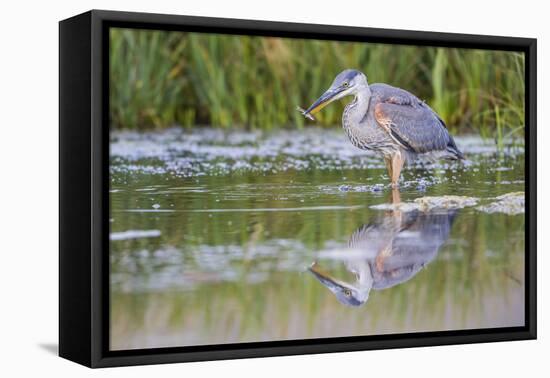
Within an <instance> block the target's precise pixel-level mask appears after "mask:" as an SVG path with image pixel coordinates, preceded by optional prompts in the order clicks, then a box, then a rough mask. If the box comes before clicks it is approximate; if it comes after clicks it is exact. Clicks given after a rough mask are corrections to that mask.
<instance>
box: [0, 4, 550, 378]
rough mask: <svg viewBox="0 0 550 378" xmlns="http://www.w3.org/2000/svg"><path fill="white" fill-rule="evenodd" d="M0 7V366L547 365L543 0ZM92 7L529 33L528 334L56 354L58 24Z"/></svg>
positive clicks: (510, 371)
mask: <svg viewBox="0 0 550 378" xmlns="http://www.w3.org/2000/svg"><path fill="white" fill-rule="evenodd" d="M0 7H1V9H2V11H1V13H0V14H1V15H2V20H1V22H0V28H1V29H0V30H1V33H0V41H1V43H0V51H1V56H0V95H1V99H0V100H1V101H0V158H1V159H0V167H1V173H2V175H1V181H0V183H1V184H0V224H1V226H0V230H1V231H0V235H1V244H0V245H1V248H0V256H1V258H0V293H1V296H0V361H1V363H0V375H1V376H4V377H15V376H37V375H40V376H50V375H53V374H55V375H56V376H57V377H65V376H66V377H87V376H96V377H97V376H106V377H123V376H132V377H150V376H152V375H155V376H166V377H171V376H174V377H175V376H178V377H196V376H201V377H222V376H223V377H232V376H237V377H258V376H261V377H280V376H281V375H282V376H288V377H291V376H297V375H298V374H304V375H307V376H310V377H313V376H319V377H329V376H331V377H338V376H349V375H353V376H364V377H405V376H410V377H442V376H443V377H445V378H451V377H468V376H475V377H477V376H486V377H489V376H491V377H517V376H538V377H540V376H544V375H545V374H544V372H545V373H546V374H548V373H549V372H550V368H549V360H548V359H549V354H548V350H550V342H549V341H548V338H549V337H550V330H549V329H550V328H549V326H548V323H547V322H546V320H547V319H546V317H547V316H548V307H549V300H548V297H547V295H548V290H547V289H548V285H549V279H548V276H549V275H550V270H549V269H550V268H549V267H548V261H549V259H548V258H547V257H546V253H547V252H548V246H549V243H550V240H549V238H548V236H547V234H546V233H547V230H548V225H549V221H548V218H547V215H546V214H547V213H548V212H549V211H550V207H549V201H548V200H547V199H545V197H543V194H544V193H545V192H547V191H548V190H549V189H550V186H549V185H548V184H549V182H548V179H549V178H548V174H546V173H547V169H548V166H549V165H550V158H549V157H548V155H547V154H545V152H546V151H548V147H545V146H546V143H545V141H548V140H549V139H550V133H549V132H548V128H547V127H546V126H547V123H548V114H549V113H548V111H547V108H546V105H548V88H549V87H550V83H549V77H550V76H549V74H548V71H547V68H548V67H549V64H550V61H549V55H548V54H549V51H550V46H549V41H550V25H549V24H550V21H549V20H548V14H550V12H549V11H548V9H545V8H547V7H546V4H545V2H544V1H530V0H524V1H502V0H501V1H494V2H483V1H479V0H477V1H471V0H461V1H452V2H445V1H440V0H439V1H437V0H435V1H424V0H415V1H410V0H390V1H369V0H361V1H352V0H347V1H321V0H308V1H300V0H293V1H287V0H277V1H256V2H252V1H245V0H226V1H224V0H193V1H181V0H179V1H178V0H172V1H158V0H157V1H143V0H133V1H132V0H127V1H122V0H121V1H106V0H96V1H90V0H85V1H72V2H66V3H63V2H46V1H43V2H39V1H35V2H32V1H23V0H20V1H4V2H3V3H2V5H1V6H0ZM92 8H96V9H112V10H132V11H144V12H158V13H175V14H188V15H201V16H218V17H233V18H249V19H259V20H261V19H264V20H276V21H295V22H311V23H326V24H341V25H355V26H372V27H382V28H397V29H416V30H431V31H441V32H464V33H479V34H495V35H510V36H524V37H536V38H538V39H539V45H538V46H539V60H538V67H539V70H538V76H539V80H538V87H539V92H538V105H539V114H538V124H539V128H538V134H539V137H538V139H539V141H540V143H539V156H538V159H539V167H540V168H539V172H538V177H539V185H538V193H539V219H538V222H539V235H540V237H539V280H538V284H539V296H538V303H539V312H538V313H539V340H538V341H527V342H506V343H494V344H478V345H462V346H447V347H435V348H415V349H403V350H390V351H371V352H355V353H345V354H342V353H339V354H325V355H312V356H297V357H279V358H268V359H253V360H237V361H218V362H207V363H192V364H173V365H162V366H145V367H132V368H116V369H107V370H105V369H104V370H100V371H98V370H95V371H92V370H89V369H85V368H82V367H80V366H78V365H76V364H74V363H71V362H69V361H65V360H62V359H60V358H58V357H56V356H55V354H54V350H55V349H54V348H55V347H56V344H57V262H58V260H57V245H58V237H57V222H58V210H57V206H58V201H57V195H58V194H57V193H58V192H57V191H58V184H57V181H58V170H57V148H58V142H57V138H58V133H57V91H58V88H57V69H58V68H57V63H58V58H57V57H58V42H57V38H58V25H57V22H58V21H59V20H61V19H64V18H67V17H70V16H73V15H75V14H77V13H81V12H84V11H86V10H89V9H92ZM545 234H546V237H545ZM545 295H546V298H545V297H544V296H545ZM335 321H337V320H335ZM545 349H546V352H545Z"/></svg>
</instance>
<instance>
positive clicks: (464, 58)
mask: <svg viewBox="0 0 550 378" xmlns="http://www.w3.org/2000/svg"><path fill="white" fill-rule="evenodd" d="M346 68H357V69H360V70H361V71H363V72H365V73H366V75H367V77H368V80H369V82H370V83H376V82H385V83H387V84H390V85H394V86H397V87H401V88H403V89H406V90H408V91H410V92H412V93H414V94H416V95H417V96H418V97H420V98H421V99H423V100H425V101H427V102H428V103H429V104H430V106H432V107H433V108H434V110H436V111H437V112H438V113H439V114H440V115H441V117H442V118H443V119H444V120H445V121H446V123H447V124H448V127H449V129H451V131H452V132H454V133H478V134H480V135H482V136H483V137H493V138H495V139H497V140H502V139H503V138H505V137H510V136H512V137H517V138H519V139H522V138H523V129H524V111H525V109H524V96H525V82H524V69H525V62H524V55H523V54H522V53H516V52H506V51H488V50H473V49H455V48H434V47H417V46H401V45H387V44H373V43H356V42H335V41H317V40H302V39H284V38H271V37H251V36H232V35H218V34H201V33H184V32H166V31H151V30H137V29H118V28H114V29H111V37H110V117H111V127H112V128H113V129H134V130H149V129H162V128H166V127H171V126H174V125H181V126H184V127H196V126H203V125H207V126H210V127H219V128H232V129H234V128H246V129H262V130H270V129H275V128H302V127H304V126H305V124H306V123H307V122H309V121H306V120H305V119H304V118H303V117H302V116H301V115H300V113H298V112H297V111H296V106H297V105H300V106H302V107H307V106H309V105H310V104H311V102H312V101H314V100H315V99H316V98H317V97H318V96H319V95H320V94H321V93H323V91H324V90H325V89H326V88H328V86H329V85H330V84H331V82H332V80H333V79H334V76H335V75H336V74H338V73H339V72H340V71H342V70H343V69H346ZM342 108H343V104H338V105H334V106H330V107H327V108H325V109H324V110H323V112H321V113H320V114H319V115H318V121H317V122H316V123H315V124H316V125H321V126H326V127H334V126H335V125H340V119H341V111H342Z"/></svg>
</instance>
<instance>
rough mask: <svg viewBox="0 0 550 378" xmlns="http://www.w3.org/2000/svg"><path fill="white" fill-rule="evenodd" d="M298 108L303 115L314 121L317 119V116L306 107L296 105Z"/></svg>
mask: <svg viewBox="0 0 550 378" xmlns="http://www.w3.org/2000/svg"><path fill="white" fill-rule="evenodd" d="M296 110H298V111H299V112H300V113H302V115H303V116H304V117H306V118H308V119H310V120H312V121H315V118H313V116H312V115H311V114H310V113H309V112H308V111H307V110H305V109H302V108H300V107H299V106H297V107H296Z"/></svg>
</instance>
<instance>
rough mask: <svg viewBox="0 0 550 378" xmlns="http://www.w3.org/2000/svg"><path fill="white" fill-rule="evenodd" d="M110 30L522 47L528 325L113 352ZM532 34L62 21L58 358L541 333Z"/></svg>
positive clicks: (216, 354)
mask: <svg viewBox="0 0 550 378" xmlns="http://www.w3.org/2000/svg"><path fill="white" fill-rule="evenodd" d="M110 27H131V28H141V29H161V30H182V31H202V32H210V33H228V34H246V35H263V36H278V37H299V38H312V39H328V40H346V41H369V42H381V43H395V44H411V45H421V46H443V47H462V48H480V49H494V50H510V51H521V52H524V53H525V59H526V60H525V61H526V71H525V75H526V77H525V83H526V97H525V101H526V103H525V109H526V132H525V137H526V159H525V164H526V169H525V172H526V173H525V174H526V177H525V183H526V214H525V224H526V230H525V233H526V255H525V258H526V282H525V289H526V296H525V321H526V324H525V326H524V327H514V328H493V329H475V330H460V331H442V332H425V333H410V334H397V335H395V334H394V335H379V336H356V337H345V338H330V339H307V340H296V341H271V342H261V343H243V344H223V345H212V346H191V347H175V348H172V347H171V348H159V349H139V350H126V351H109V350H108V339H109V337H108V336H109V335H108V324H109V301H108V298H109V287H108V276H109V264H108V261H109V260H108V255H107V254H108V251H109V240H108V232H109V231H108V230H109V224H108V213H109V201H108V198H109V197H108V181H107V179H108V173H109V171H108V161H109V159H108V157H109V133H108V130H109V124H108V122H109V115H108V104H109V102H108V101H109V82H108V53H107V52H108V44H109V39H108V30H109V28H110ZM536 46H537V43H536V39H529V38H512V37H496V36H485V35H467V34H449V33H435V32H418V31H405V30H386V29H373V28H359V27H343V26H329V25H312V24H297V23H283V22H267V21H250V20H236V19H224V18H204V17H189V16H176V15H162V14H146V13H128V12H113V11H103V10H92V11H89V12H86V13H84V14H81V15H78V16H75V17H72V18H69V19H66V20H63V21H61V22H60V23H59V93H60V94H59V128H60V131H59V159H60V160H59V171H60V175H59V186H60V191H59V212H60V214H59V215H60V223H59V354H60V356H61V357H64V358H67V359H69V360H72V361H75V362H77V363H80V364H83V365H86V366H88V367H108V366H119V365H137V364H156V363H169V362H185V361H201V360H218V359H233V358H250V357H265V356H279V355H296V354H308V353H328V352H344V351H356V350H369V349H386V348H406V347H418V346H433V345H447V344H459V343H480V342H495V341H509V340H525V339H534V338H536V329H537V326H536V322H537V318H536V142H535V141H536V85H537V82H536V61H537V56H536V49H537V47H536Z"/></svg>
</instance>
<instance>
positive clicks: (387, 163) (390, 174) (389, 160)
mask: <svg viewBox="0 0 550 378" xmlns="http://www.w3.org/2000/svg"><path fill="white" fill-rule="evenodd" d="M384 163H386V169H387V170H388V176H389V178H390V180H391V178H392V169H391V168H392V167H391V157H385V156H384Z"/></svg>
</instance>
